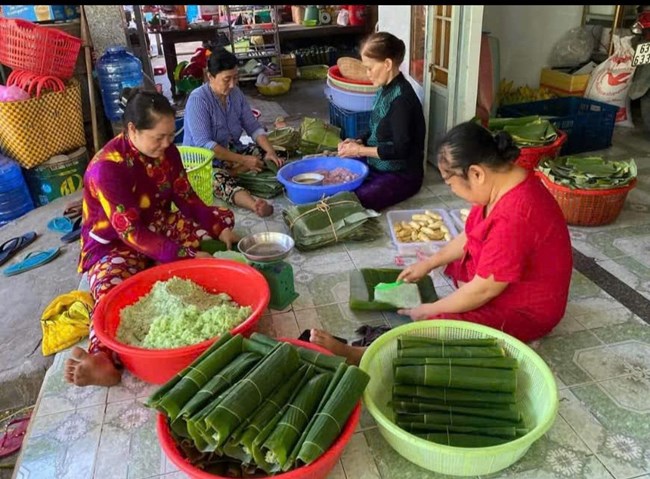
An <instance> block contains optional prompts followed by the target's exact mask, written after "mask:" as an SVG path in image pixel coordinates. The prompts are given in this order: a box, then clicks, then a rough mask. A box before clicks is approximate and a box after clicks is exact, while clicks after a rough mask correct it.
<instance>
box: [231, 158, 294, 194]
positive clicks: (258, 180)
mask: <svg viewBox="0 0 650 479" xmlns="http://www.w3.org/2000/svg"><path fill="white" fill-rule="evenodd" d="M277 173H278V166H277V165H276V164H275V163H273V162H272V161H270V160H265V161H264V169H263V170H262V171H260V172H257V173H256V172H253V171H247V172H245V173H239V174H238V175H237V184H238V185H239V186H242V187H244V188H246V189H247V190H248V191H250V193H251V194H252V195H253V196H258V197H260V198H273V197H275V196H278V195H279V194H280V193H282V192H283V191H284V186H283V185H282V183H280V182H279V181H278V179H277Z"/></svg>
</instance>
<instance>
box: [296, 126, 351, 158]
mask: <svg viewBox="0 0 650 479" xmlns="http://www.w3.org/2000/svg"><path fill="white" fill-rule="evenodd" d="M340 141H341V129H340V128H339V127H337V126H334V125H330V124H329V123H325V122H324V121H323V120H321V119H319V118H309V117H305V118H304V119H303V120H302V123H301V124H300V147H299V148H300V151H301V152H302V153H303V154H314V153H320V152H322V151H325V150H336V149H337V148H338V144H339V142H340Z"/></svg>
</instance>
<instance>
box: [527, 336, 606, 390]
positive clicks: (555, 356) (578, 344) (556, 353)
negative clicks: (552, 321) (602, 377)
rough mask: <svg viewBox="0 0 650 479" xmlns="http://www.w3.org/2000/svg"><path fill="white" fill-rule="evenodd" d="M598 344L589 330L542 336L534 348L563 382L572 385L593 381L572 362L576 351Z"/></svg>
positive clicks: (597, 345) (598, 345)
mask: <svg viewBox="0 0 650 479" xmlns="http://www.w3.org/2000/svg"><path fill="white" fill-rule="evenodd" d="M600 346H603V343H602V342H601V341H600V340H599V339H598V338H597V337H596V336H594V335H593V334H592V333H590V332H589V331H577V332H575V333H572V334H568V335H565V336H558V337H545V338H542V339H541V340H540V341H539V342H538V343H537V344H536V345H535V346H534V349H535V350H536V351H537V353H538V354H539V355H540V356H541V357H542V358H543V359H544V361H546V363H547V364H548V366H549V367H550V368H551V370H552V371H553V373H554V374H555V375H556V376H557V377H559V378H560V379H561V380H562V382H563V383H564V384H566V385H567V386H572V385H574V384H581V383H586V382H591V381H593V378H592V377H591V376H589V374H588V373H587V372H586V371H585V370H584V369H583V368H582V367H580V366H579V365H578V364H576V363H575V362H574V356H575V355H576V352H579V351H581V350H583V349H588V348H594V347H600Z"/></svg>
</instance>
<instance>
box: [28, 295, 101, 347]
mask: <svg viewBox="0 0 650 479" xmlns="http://www.w3.org/2000/svg"><path fill="white" fill-rule="evenodd" d="M94 304H95V301H94V300H93V297H92V296H91V295H90V293H88V292H86V291H76V290H75V291H71V292H69V293H66V294H62V295H60V296H57V297H56V298H55V299H54V300H53V301H52V302H51V303H50V304H49V305H48V306H47V308H45V311H43V314H42V315H41V328H42V330H43V345H42V351H43V356H49V355H50V354H54V353H57V352H59V351H61V350H63V349H65V348H67V347H70V346H72V345H73V344H75V343H77V342H78V341H79V340H80V339H81V338H83V337H84V336H87V335H88V332H89V329H90V312H91V311H92V308H93V305H94Z"/></svg>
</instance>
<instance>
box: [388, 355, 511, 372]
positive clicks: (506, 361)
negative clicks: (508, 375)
mask: <svg viewBox="0 0 650 479" xmlns="http://www.w3.org/2000/svg"><path fill="white" fill-rule="evenodd" d="M424 364H432V365H448V366H474V367H482V368H497V369H517V368H518V367H519V363H518V361H517V360H516V359H515V358H509V357H505V358H395V359H393V366H422V365H424Z"/></svg>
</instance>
